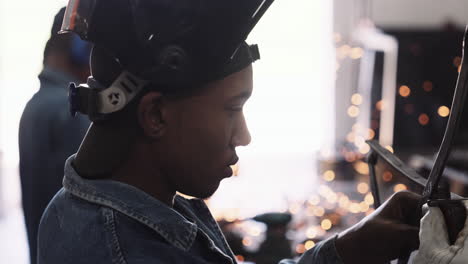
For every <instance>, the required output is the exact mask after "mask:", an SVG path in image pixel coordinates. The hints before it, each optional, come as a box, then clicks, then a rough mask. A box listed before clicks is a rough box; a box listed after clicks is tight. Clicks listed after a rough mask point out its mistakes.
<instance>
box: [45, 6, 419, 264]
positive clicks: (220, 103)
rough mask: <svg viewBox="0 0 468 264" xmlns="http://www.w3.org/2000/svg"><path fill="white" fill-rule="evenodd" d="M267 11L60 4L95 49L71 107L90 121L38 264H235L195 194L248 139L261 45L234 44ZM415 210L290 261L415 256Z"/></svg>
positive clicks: (396, 205)
mask: <svg viewBox="0 0 468 264" xmlns="http://www.w3.org/2000/svg"><path fill="white" fill-rule="evenodd" d="M271 2H272V1H256V0H237V1H228V0H200V1H194V0H187V1H183V0H177V1H163V0H154V1H136V0H100V1H99V0H94V1H93V0H87V1H85V0H81V1H80V2H77V1H73V0H72V1H70V4H69V6H68V13H67V18H66V19H65V21H64V29H65V30H69V31H74V32H76V33H78V34H80V35H81V36H82V37H84V38H86V39H88V40H90V41H92V42H93V43H94V44H95V47H94V49H93V53H92V56H91V69H92V74H93V78H91V79H89V80H88V86H80V87H74V86H72V87H71V102H72V108H73V109H75V110H78V111H80V112H83V113H86V114H88V115H89V116H90V117H91V119H92V120H93V121H94V123H93V124H92V125H91V127H90V129H89V131H88V134H87V135H86V137H85V139H84V141H83V143H82V145H81V147H80V149H79V151H78V153H77V154H76V156H72V157H70V158H69V159H68V161H67V163H66V166H65V177H64V182H63V184H64V188H63V189H62V190H61V191H59V193H58V194H57V195H56V196H55V198H54V199H53V201H52V202H51V203H50V204H49V206H48V208H47V210H46V212H45V213H44V215H43V218H42V221H41V228H40V234H39V246H38V249H39V257H38V260H39V263H47V264H54V263H72V264H73V263H236V260H235V257H234V256H233V254H232V252H231V250H230V248H229V245H227V243H226V241H225V239H224V237H223V235H222V233H221V231H220V229H219V227H218V225H217V224H216V222H215V220H214V219H213V217H212V216H211V214H210V212H209V210H208V208H207V207H206V205H205V203H204V202H203V200H202V199H204V198H208V197H210V196H211V195H212V194H213V193H214V192H215V191H216V189H217V188H218V186H219V184H220V182H221V181H222V180H223V179H224V178H227V177H230V176H231V174H232V170H231V168H230V165H233V164H235V163H236V162H237V160H238V157H237V155H236V151H235V149H236V147H238V146H245V145H247V144H249V142H250V135H249V132H248V129H247V125H246V123H245V119H244V115H243V112H242V108H243V105H244V104H245V102H246V101H247V99H248V98H249V97H250V95H251V94H252V89H253V87H252V74H253V73H252V66H251V64H252V62H253V61H255V59H258V50H257V49H256V48H255V47H252V46H248V45H247V44H245V42H244V40H245V39H246V37H247V35H248V33H249V32H250V31H251V29H252V28H253V26H255V24H256V22H257V21H258V20H259V19H260V17H261V16H262V15H263V13H264V12H265V11H266V9H267V8H268V6H269V5H270V4H271ZM110 10H112V11H110ZM177 192H181V193H184V194H187V195H190V196H193V197H196V198H197V199H191V200H188V199H185V198H183V197H181V196H179V195H177V194H176V193H177ZM417 205H418V198H417V196H415V195H413V194H410V193H401V194H398V195H396V196H395V197H393V198H392V199H391V200H390V201H389V202H388V203H387V204H385V205H384V206H383V207H382V208H381V209H379V210H378V211H376V212H375V213H374V214H372V215H371V216H369V217H368V218H366V219H364V220H363V221H362V222H361V223H359V224H358V225H356V226H355V227H353V228H351V229H349V230H347V231H346V232H344V233H342V234H339V235H338V236H336V237H334V238H332V239H330V240H327V241H325V242H323V243H320V244H319V245H317V246H316V247H315V248H314V249H313V250H310V251H308V252H306V254H304V256H303V257H302V259H301V260H300V263H316V264H317V263H382V262H383V261H387V260H390V259H393V258H396V257H398V256H400V255H402V254H404V253H406V252H408V251H410V250H412V249H415V248H417V244H418V238H417V236H418V235H417V234H418V228H417V227H412V226H410V225H407V224H405V223H406V222H408V221H407V219H406V218H407V217H408V215H411V213H412V211H414V210H417ZM284 263H293V262H292V261H290V260H285V261H284Z"/></svg>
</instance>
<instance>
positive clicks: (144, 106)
mask: <svg viewBox="0 0 468 264" xmlns="http://www.w3.org/2000/svg"><path fill="white" fill-rule="evenodd" d="M165 107H166V105H165V100H164V98H163V96H162V94H161V93H159V92H149V93H147V94H145V95H144V96H143V97H142V98H141V100H140V103H139V104H138V110H137V116H138V123H139V125H140V127H141V128H142V130H143V134H144V135H145V137H147V138H151V139H157V138H159V137H161V136H162V135H163V133H164V131H165V128H166V126H165V125H166V122H165V119H164V117H165V114H164V113H165Z"/></svg>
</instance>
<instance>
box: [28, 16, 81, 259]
mask: <svg viewBox="0 0 468 264" xmlns="http://www.w3.org/2000/svg"><path fill="white" fill-rule="evenodd" d="M64 13H65V8H62V9H61V10H60V11H59V12H58V14H57V15H56V16H55V19H54V23H53V26H52V31H51V36H50V39H49V40H48V41H47V44H46V47H45V50H44V61H43V65H44V67H43V69H42V71H41V73H40V74H39V80H40V89H39V91H38V92H37V93H36V94H34V96H33V97H32V98H31V100H30V101H29V102H28V103H27V105H26V108H25V109H24V112H23V115H22V117H21V121H20V127H19V154H20V180H21V191H22V204H23V210H24V219H25V223H26V231H27V235H28V242H29V251H30V259H31V263H36V251H37V250H36V247H37V246H36V245H37V242H36V241H37V232H38V227H39V221H40V219H41V216H42V213H43V211H44V210H45V208H46V206H47V204H48V203H49V201H50V200H51V199H52V197H53V196H54V195H55V193H56V192H57V191H58V190H59V189H60V188H61V187H62V178H63V168H64V164H65V160H66V159H67V158H68V157H69V156H70V155H71V154H72V153H74V152H76V150H77V149H78V146H79V144H80V142H81V140H82V138H83V136H84V135H85V133H86V130H87V128H88V126H89V121H88V119H87V118H84V117H82V116H77V117H76V118H75V119H72V117H71V116H70V113H69V110H68V99H67V96H68V86H69V83H70V82H77V81H80V82H83V81H86V78H87V77H88V75H89V53H90V44H88V43H87V42H85V41H82V40H81V39H80V38H79V37H77V36H74V35H71V34H65V35H61V34H58V32H59V31H60V27H61V25H62V21H63V17H64Z"/></svg>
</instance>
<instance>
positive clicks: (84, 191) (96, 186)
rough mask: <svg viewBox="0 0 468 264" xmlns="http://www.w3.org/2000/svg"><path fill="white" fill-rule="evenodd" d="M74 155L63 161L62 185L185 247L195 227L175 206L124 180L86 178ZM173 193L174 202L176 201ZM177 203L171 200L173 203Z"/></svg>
mask: <svg viewBox="0 0 468 264" xmlns="http://www.w3.org/2000/svg"><path fill="white" fill-rule="evenodd" d="M74 159H75V155H73V156H71V157H70V158H69V159H68V160H67V162H66V164H65V177H64V179H63V186H64V188H65V189H66V190H67V191H69V192H70V193H72V194H73V195H75V196H77V197H79V198H81V199H84V200H86V201H89V202H91V203H94V204H99V205H102V206H106V207H110V208H112V209H114V210H116V211H119V212H120V213H122V214H125V215H126V216H128V217H131V218H133V219H134V220H136V221H138V222H140V223H142V224H144V225H146V226H148V227H149V228H151V229H153V230H154V231H156V232H157V233H158V234H159V235H161V236H162V237H163V238H164V239H165V240H166V241H167V242H169V243H170V244H172V245H173V246H175V247H177V248H180V249H182V250H184V251H188V250H189V249H190V248H191V246H192V244H193V242H194V241H195V237H196V234H197V230H198V227H197V225H196V224H195V223H192V222H190V221H189V220H187V218H185V217H184V216H182V215H181V214H180V213H179V212H177V211H176V210H174V209H172V208H170V207H169V206H167V205H166V204H164V203H162V202H161V201H158V200H157V199H155V198H153V197H152V196H150V195H148V194H147V193H145V192H143V191H141V190H139V189H137V188H135V187H133V186H130V185H128V184H125V183H122V182H117V181H112V180H87V179H84V178H82V177H80V176H79V175H78V173H77V172H76V171H75V169H74V168H73V166H72V162H73V160H74ZM180 199H183V198H182V197H177V199H175V200H174V201H175V203H180V201H179V200H180ZM176 206H177V204H175V207H176Z"/></svg>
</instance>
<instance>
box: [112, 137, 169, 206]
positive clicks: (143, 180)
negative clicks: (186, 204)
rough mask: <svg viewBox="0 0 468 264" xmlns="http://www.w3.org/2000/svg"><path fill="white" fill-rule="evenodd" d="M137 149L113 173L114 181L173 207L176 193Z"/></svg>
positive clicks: (146, 157) (152, 163)
mask: <svg viewBox="0 0 468 264" xmlns="http://www.w3.org/2000/svg"><path fill="white" fill-rule="evenodd" d="M149 156H151V155H148V154H144V153H143V151H141V150H140V148H138V146H137V147H135V148H134V150H133V151H132V154H131V155H129V157H128V159H127V160H126V161H125V162H124V163H123V164H122V166H120V167H119V168H117V169H116V170H115V171H114V172H113V173H112V179H114V180H116V181H120V182H123V183H126V184H129V185H132V186H134V187H136V188H138V189H140V190H142V191H144V192H146V193H147V194H149V195H151V196H153V197H154V198H156V199H157V200H159V201H161V202H163V203H165V204H167V205H168V206H169V207H172V206H173V204H174V197H175V194H176V192H175V191H174V190H171V188H170V186H169V184H168V183H167V182H166V180H164V177H163V175H162V173H161V170H160V169H159V168H158V166H157V165H156V164H155V163H154V162H151V161H149V160H148V157H149Z"/></svg>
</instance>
